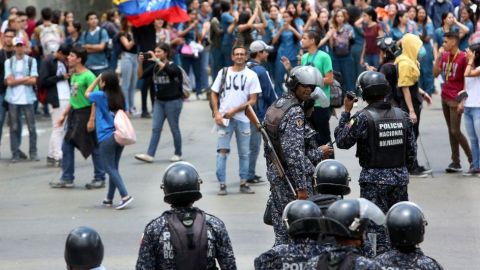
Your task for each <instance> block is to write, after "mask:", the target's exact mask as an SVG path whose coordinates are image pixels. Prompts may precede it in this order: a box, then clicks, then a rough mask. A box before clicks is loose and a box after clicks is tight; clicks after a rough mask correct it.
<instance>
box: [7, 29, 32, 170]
mask: <svg viewBox="0 0 480 270" xmlns="http://www.w3.org/2000/svg"><path fill="white" fill-rule="evenodd" d="M13 44H14V45H15V55H14V56H12V57H10V58H9V59H8V60H7V61H5V84H6V85H7V92H6V94H5V101H7V102H8V115H9V117H10V149H11V151H12V162H17V161H18V160H19V159H20V140H19V137H18V135H17V134H18V130H19V129H20V126H19V124H18V120H19V118H20V113H23V114H24V115H25V120H26V122H27V126H28V131H29V134H30V151H29V152H30V160H35V161H38V160H39V159H38V153H37V131H36V128H35V117H34V113H33V103H34V102H35V100H37V97H36V95H35V92H34V90H33V86H34V85H35V84H36V83H37V77H38V73H37V62H36V61H35V59H33V58H31V57H30V56H28V55H26V54H25V49H26V48H25V43H24V41H23V40H22V39H19V38H15V39H14V40H13Z"/></svg>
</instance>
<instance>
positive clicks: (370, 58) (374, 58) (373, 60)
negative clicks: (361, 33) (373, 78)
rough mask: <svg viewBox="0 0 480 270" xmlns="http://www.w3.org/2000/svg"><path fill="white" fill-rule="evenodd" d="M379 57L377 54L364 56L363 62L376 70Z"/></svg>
mask: <svg viewBox="0 0 480 270" xmlns="http://www.w3.org/2000/svg"><path fill="white" fill-rule="evenodd" d="M379 61H380V56H379V55H378V54H365V59H364V62H365V63H368V65H369V66H372V67H374V68H378V65H379V63H380V62H379Z"/></svg>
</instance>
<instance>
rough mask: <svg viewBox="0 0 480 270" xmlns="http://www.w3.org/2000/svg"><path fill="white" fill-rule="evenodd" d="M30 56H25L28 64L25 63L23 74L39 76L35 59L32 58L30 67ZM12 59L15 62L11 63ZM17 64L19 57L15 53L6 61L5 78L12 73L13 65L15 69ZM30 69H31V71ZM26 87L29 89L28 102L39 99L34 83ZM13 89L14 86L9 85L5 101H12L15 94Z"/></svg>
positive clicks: (24, 58) (31, 102) (25, 61)
mask: <svg viewBox="0 0 480 270" xmlns="http://www.w3.org/2000/svg"><path fill="white" fill-rule="evenodd" d="M29 58H30V56H28V55H24V56H23V60H24V63H27V64H26V65H23V75H24V76H32V77H38V72H37V61H35V59H32V66H31V67H29V66H28V59H29ZM12 59H13V63H10V62H11V61H12ZM16 64H17V58H16V57H15V55H14V56H12V57H11V58H9V59H7V61H5V79H7V77H8V76H10V75H12V67H13V69H15V66H16ZM29 70H30V72H29ZM29 73H30V74H29ZM25 87H26V89H27V93H26V96H27V102H28V104H33V103H34V102H35V101H36V100H37V96H36V94H35V91H34V90H33V86H32V85H26V86H25ZM12 91H13V89H12V86H8V87H7V93H6V94H5V101H7V102H11V100H12V95H13V93H12Z"/></svg>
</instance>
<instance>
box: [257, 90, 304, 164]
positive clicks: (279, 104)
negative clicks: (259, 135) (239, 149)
mask: <svg viewBox="0 0 480 270" xmlns="http://www.w3.org/2000/svg"><path fill="white" fill-rule="evenodd" d="M294 106H300V103H299V102H298V100H297V99H296V98H294V97H292V96H283V97H281V98H279V99H278V100H277V101H275V103H273V104H272V106H270V107H269V108H268V109H267V114H266V115H265V122H264V124H265V129H266V130H267V134H268V137H270V140H271V141H272V144H273V147H274V148H275V152H277V155H278V156H279V158H280V160H281V162H282V164H283V165H285V155H284V154H283V151H282V147H281V144H280V132H279V127H280V122H281V121H282V119H283V117H284V116H285V114H286V113H287V112H288V111H289V110H290V108H292V107H294Z"/></svg>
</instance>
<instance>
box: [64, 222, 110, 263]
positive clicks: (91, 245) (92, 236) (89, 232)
mask: <svg viewBox="0 0 480 270" xmlns="http://www.w3.org/2000/svg"><path fill="white" fill-rule="evenodd" d="M102 260H103V243H102V239H101V238H100V235H98V233H97V232H96V231H95V230H94V229H92V228H89V227H83V226H82V227H78V228H75V229H73V230H72V231H71V232H70V233H69V234H68V236H67V241H66V243H65V262H66V263H67V269H68V270H88V269H92V270H93V269H95V270H105V268H104V267H103V266H102Z"/></svg>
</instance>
